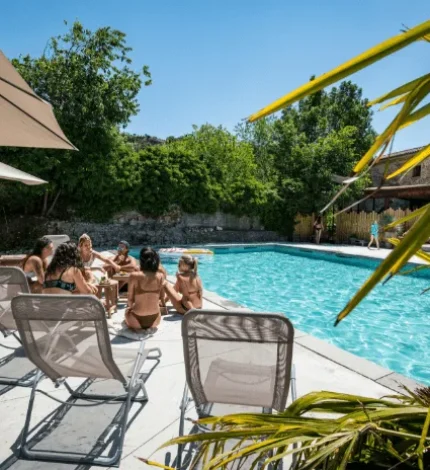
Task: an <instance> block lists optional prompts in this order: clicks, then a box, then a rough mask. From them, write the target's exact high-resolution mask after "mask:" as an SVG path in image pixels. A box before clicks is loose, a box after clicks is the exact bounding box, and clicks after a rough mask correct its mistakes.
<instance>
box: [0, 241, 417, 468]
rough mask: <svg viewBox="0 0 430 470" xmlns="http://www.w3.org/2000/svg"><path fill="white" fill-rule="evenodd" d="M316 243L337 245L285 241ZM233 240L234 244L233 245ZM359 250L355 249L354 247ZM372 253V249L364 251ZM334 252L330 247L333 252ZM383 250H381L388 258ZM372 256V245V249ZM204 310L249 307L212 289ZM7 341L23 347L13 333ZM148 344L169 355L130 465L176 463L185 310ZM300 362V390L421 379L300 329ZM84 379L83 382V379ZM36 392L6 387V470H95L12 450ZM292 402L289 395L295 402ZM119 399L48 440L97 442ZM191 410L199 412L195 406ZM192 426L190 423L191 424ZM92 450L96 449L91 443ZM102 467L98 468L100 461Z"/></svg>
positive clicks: (59, 392) (131, 443) (139, 423)
mask: <svg viewBox="0 0 430 470" xmlns="http://www.w3.org/2000/svg"><path fill="white" fill-rule="evenodd" d="M283 245H286V246H294V247H300V248H309V249H323V250H324V249H326V248H330V247H325V246H320V247H315V245H304V244H291V245H290V244H283ZM230 246H231V245H230ZM339 248H347V249H346V251H342V253H344V254H347V255H352V256H354V255H359V256H363V255H362V254H361V251H357V249H360V248H361V250H363V248H362V247H338V246H336V247H333V249H336V250H339ZM351 250H352V251H351ZM365 250H366V251H365V253H366V252H367V251H368V250H367V249H365ZM326 251H327V250H326ZM385 252H390V250H381V251H380V252H375V254H378V255H381V257H383V256H384V255H385V256H386V253H385ZM371 253H372V254H373V251H372V252H371ZM204 308H209V309H215V310H223V309H227V310H237V309H241V310H243V311H246V309H243V308H242V307H240V306H239V305H237V304H236V303H234V302H231V301H230V300H228V299H224V298H222V297H220V296H218V295H217V294H215V293H212V292H207V291H205V294H204ZM123 313H124V311H123V309H121V310H120V311H119V312H118V313H117V314H115V315H114V317H113V319H114V320H115V319H117V320H120V319H121V318H122V315H123ZM112 341H113V342H116V343H120V344H121V345H122V344H125V345H127V347H130V345H133V347H136V348H137V346H138V343H137V342H133V341H129V340H127V339H125V338H120V337H117V336H112ZM2 344H6V345H9V346H16V342H15V341H14V340H13V338H10V339H8V340H7V341H6V342H3V341H2ZM147 346H148V347H159V348H160V349H161V351H162V353H163V356H162V358H161V361H160V363H159V364H158V365H157V366H156V367H155V368H154V369H153V370H152V373H150V375H149V377H148V378H147V380H146V387H147V390H148V395H149V401H148V402H147V403H146V404H144V405H143V406H142V405H139V404H135V405H133V407H132V410H131V413H130V418H131V419H132V422H131V424H130V426H129V428H128V430H127V433H126V437H125V443H124V450H123V456H122V461H121V465H120V468H121V469H124V470H126V469H127V470H134V469H136V470H137V469H144V468H145V464H143V463H141V462H139V461H138V460H137V459H136V457H145V458H149V457H150V458H151V460H156V461H159V462H161V463H165V462H166V461H167V462H169V461H170V463H171V462H172V461H173V459H174V458H175V456H176V448H167V449H162V450H159V451H157V449H158V447H159V446H160V445H161V444H162V443H164V442H165V441H167V440H168V439H170V438H172V437H175V436H176V435H177V433H178V426H179V404H180V401H181V397H182V392H183V387H184V383H185V369H184V363H183V362H184V361H183V351H182V340H181V316H179V315H175V314H173V315H166V316H164V317H163V319H162V322H161V325H160V327H159V329H158V331H157V332H156V333H155V334H154V335H153V336H151V337H149V338H148V339H147ZM7 354H10V350H5V349H3V348H0V356H5V355H7ZM294 364H295V366H296V375H297V392H298V395H299V396H302V395H304V394H306V393H309V392H312V391H319V390H331V391H337V392H344V393H352V394H357V395H365V396H373V397H381V396H385V395H392V394H393V391H400V390H401V384H403V385H406V386H408V387H409V388H414V387H415V386H416V385H417V384H416V382H414V381H413V380H411V379H408V378H406V377H403V376H401V375H399V374H397V373H394V372H392V371H390V370H388V369H385V368H383V367H381V366H379V365H376V364H374V363H372V362H370V361H367V360H365V359H362V358H359V357H357V356H355V355H353V354H351V353H348V352H346V351H343V350H341V349H339V348H337V347H336V346H333V345H331V344H329V343H326V342H325V341H322V340H319V339H317V338H315V337H313V336H311V335H308V334H306V333H304V332H302V331H298V330H296V332H295V344H294ZM152 366H153V364H151V363H149V361H148V362H147V363H146V364H145V366H144V370H146V371H149V369H151V367H152ZM77 383H79V381H78V382H77ZM40 388H41V389H43V390H45V391H48V392H49V393H51V394H53V395H54V396H56V397H57V398H59V399H62V400H65V399H67V398H68V393H67V392H66V391H65V389H64V388H63V387H60V388H58V389H56V388H55V386H54V385H53V384H52V383H51V382H50V381H49V380H44V381H43V382H42V383H41V386H40ZM29 394H30V391H29V389H27V388H23V387H14V388H12V389H10V390H7V389H3V390H2V386H0V417H1V427H0V429H1V434H0V436H1V437H2V441H1V443H0V470H6V469H9V468H10V469H14V470H18V469H19V470H30V469H32V470H33V469H36V470H39V469H40V470H42V469H44V470H45V469H47V470H51V469H60V470H71V469H76V470H78V469H79V470H84V469H87V468H91V467H88V466H85V465H70V464H57V463H45V462H34V461H26V460H21V459H18V458H17V457H16V456H14V451H13V449H14V448H15V445H16V441H17V439H18V437H19V434H20V432H21V430H22V427H23V425H24V417H25V413H26V410H27V405H28V398H29ZM289 402H290V400H289ZM58 406H59V405H58V403H56V402H54V401H52V400H51V399H49V398H47V397H45V396H43V395H40V396H37V399H36V404H35V409H34V419H33V421H34V422H33V421H32V425H35V424H37V423H39V422H43V421H46V420H47V418H48V415H49V414H50V413H51V412H52V411H54V410H56V409H57V408H58ZM117 406H118V405H117V404H115V405H113V404H107V405H102V406H100V407H96V408H92V409H84V410H82V409H78V410H77V411H73V412H72V411H71V412H70V413H65V414H64V417H62V419H61V420H60V421H59V422H57V423H56V424H55V426H53V429H52V430H51V433H46V435H43V436H42V441H41V442H42V444H43V443H45V445H46V446H51V445H52V446H55V445H57V446H59V447H60V448H62V447H72V448H73V446H75V447H74V448H75V449H76V450H81V451H82V450H83V449H86V447H87V446H88V445H89V442H92V443H94V442H95V440H96V439H97V436H99V435H100V434H101V433H102V432H103V431H104V429H106V427H107V426H108V425H109V423H110V422H111V420H112V419H113V417H114V416H115V412H116V408H115V407H117ZM190 416H191V417H194V414H193V410H190ZM190 427H191V424H189V423H188V429H189V428H190ZM90 448H91V447H90ZM93 468H96V467H93Z"/></svg>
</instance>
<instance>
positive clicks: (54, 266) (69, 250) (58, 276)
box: [43, 242, 97, 295]
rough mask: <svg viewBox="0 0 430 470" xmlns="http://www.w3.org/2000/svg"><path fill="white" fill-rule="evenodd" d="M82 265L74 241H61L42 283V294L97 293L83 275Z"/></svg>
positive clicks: (95, 288)
mask: <svg viewBox="0 0 430 470" xmlns="http://www.w3.org/2000/svg"><path fill="white" fill-rule="evenodd" d="M84 273H85V270H84V266H83V264H82V260H81V256H80V254H79V251H78V248H77V246H76V244H75V243H72V242H67V243H62V244H61V245H60V246H59V247H58V248H57V250H56V251H55V254H54V257H53V258H52V261H51V263H50V264H49V266H48V269H47V270H46V274H45V282H44V283H43V293H44V294H70V295H71V294H97V287H95V286H92V285H91V284H89V283H88V282H87V281H86V280H85V277H84Z"/></svg>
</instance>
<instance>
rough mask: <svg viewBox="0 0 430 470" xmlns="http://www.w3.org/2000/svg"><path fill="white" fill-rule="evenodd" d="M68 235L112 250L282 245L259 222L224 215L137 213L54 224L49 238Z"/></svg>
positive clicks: (276, 236) (50, 226)
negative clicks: (122, 245)
mask: <svg viewBox="0 0 430 470" xmlns="http://www.w3.org/2000/svg"><path fill="white" fill-rule="evenodd" d="M223 222H224V223H225V225H224V224H223ZM61 233H66V234H68V235H69V236H70V237H71V238H72V239H73V240H76V239H78V238H79V236H80V235H82V234H83V233H88V235H90V237H91V238H92V239H93V243H94V245H95V246H106V247H108V246H113V245H115V244H116V243H117V242H118V241H119V240H127V241H128V242H129V243H130V244H131V245H187V244H204V243H235V242H237V243H255V242H274V241H283V240H285V238H284V237H282V236H280V235H278V234H277V233H276V232H271V231H266V230H264V229H263V228H262V227H261V225H260V224H259V223H258V221H252V220H250V219H249V218H245V217H243V218H237V217H235V216H229V215H225V214H221V215H220V214H214V215H208V216H207V217H206V218H205V217H204V215H203V214H199V215H196V216H194V215H192V216H190V215H187V214H185V215H180V216H172V215H170V216H165V217H160V218H158V219H150V218H146V217H143V216H141V215H139V214H136V213H129V214H122V215H121V216H120V217H117V218H116V220H115V221H113V222H111V223H89V222H65V221H52V222H50V223H49V224H48V231H47V234H61Z"/></svg>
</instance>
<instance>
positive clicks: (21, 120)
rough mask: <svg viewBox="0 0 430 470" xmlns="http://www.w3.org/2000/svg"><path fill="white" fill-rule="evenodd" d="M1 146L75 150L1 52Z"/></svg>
mask: <svg viewBox="0 0 430 470" xmlns="http://www.w3.org/2000/svg"><path fill="white" fill-rule="evenodd" d="M0 146H8V147H38V148H55V149H67V150H77V148H76V147H75V146H74V145H73V144H72V143H71V142H70V141H69V140H68V139H67V137H66V136H65V135H64V133H63V131H62V130H61V128H60V126H59V124H58V122H57V120H56V119H55V116H54V113H53V111H52V107H51V105H50V104H49V103H47V102H46V101H44V100H43V99H42V98H40V97H39V96H37V95H36V93H34V91H33V90H32V89H31V88H30V87H29V86H28V85H27V83H26V82H25V80H24V79H23V78H22V77H21V75H20V74H19V73H18V72H17V71H16V70H15V68H14V67H13V65H12V64H11V63H10V62H9V61H8V60H7V58H6V57H5V55H4V54H3V52H2V51H0Z"/></svg>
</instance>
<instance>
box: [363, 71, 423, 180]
mask: <svg viewBox="0 0 430 470" xmlns="http://www.w3.org/2000/svg"><path fill="white" fill-rule="evenodd" d="M429 93H430V77H428V78H423V79H422V80H421V82H419V83H418V84H417V86H416V87H415V88H414V89H413V90H412V91H411V92H410V93H409V94H408V95H407V98H406V100H405V103H404V104H403V106H402V109H401V110H400V111H399V112H398V114H397V115H396V117H395V118H394V119H393V120H392V121H391V123H390V124H389V126H388V127H387V128H386V129H385V130H384V131H383V132H382V133H381V134H380V135H379V136H378V137H377V138H376V139H375V142H374V143H373V145H372V146H371V147H370V149H369V150H368V151H367V152H366V154H365V155H364V156H363V158H362V159H361V160H360V161H359V162H358V163H357V165H355V167H354V173H360V171H362V170H363V169H364V167H365V166H366V165H367V164H368V163H369V162H370V160H371V159H372V158H373V156H374V155H375V153H376V152H377V151H378V150H379V149H380V148H381V147H382V146H383V145H384V144H387V143H389V142H390V141H391V139H392V138H393V137H394V134H395V133H396V132H397V130H398V129H399V127H400V126H401V125H402V124H403V123H404V121H405V120H406V119H407V117H408V116H410V114H411V113H412V111H413V110H414V109H415V108H416V107H417V106H418V104H419V103H420V102H421V101H422V100H423V99H424V98H425V97H426V96H427V95H428V94H429Z"/></svg>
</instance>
